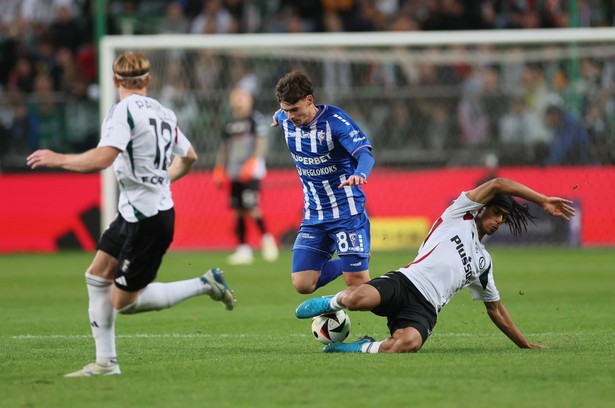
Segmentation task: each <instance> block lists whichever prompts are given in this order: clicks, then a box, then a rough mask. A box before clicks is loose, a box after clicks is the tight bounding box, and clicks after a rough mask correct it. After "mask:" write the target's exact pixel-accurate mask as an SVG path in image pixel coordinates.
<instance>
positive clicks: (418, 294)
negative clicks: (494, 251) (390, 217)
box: [295, 178, 575, 353]
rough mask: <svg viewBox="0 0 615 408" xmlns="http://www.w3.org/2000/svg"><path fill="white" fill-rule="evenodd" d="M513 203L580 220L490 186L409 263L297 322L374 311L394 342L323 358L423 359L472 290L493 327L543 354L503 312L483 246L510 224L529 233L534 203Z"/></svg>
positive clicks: (313, 303) (308, 310)
mask: <svg viewBox="0 0 615 408" xmlns="http://www.w3.org/2000/svg"><path fill="white" fill-rule="evenodd" d="M513 196H516V197H520V198H523V199H525V200H528V201H531V202H533V203H536V204H538V205H540V206H541V207H542V208H543V209H544V211H545V212H547V213H548V214H550V215H553V216H558V217H563V218H564V219H566V220H568V219H569V217H571V216H573V215H574V214H575V209H574V208H573V207H572V206H571V204H572V203H571V201H569V200H565V199H562V198H559V197H547V196H545V195H543V194H540V193H537V192H536V191H534V190H532V189H530V188H528V187H526V186H524V185H522V184H520V183H518V182H516V181H513V180H509V179H503V178H497V179H493V180H490V181H487V182H486V183H484V184H482V185H480V186H478V187H476V188H475V189H474V190H471V191H468V192H462V193H461V194H460V195H459V197H458V198H457V199H456V200H455V202H454V203H453V204H452V205H451V206H450V207H448V208H447V209H446V210H445V211H444V213H443V214H442V215H441V216H440V218H438V219H437V220H436V221H435V223H434V224H433V226H432V227H431V230H430V231H429V233H428V235H427V237H426V238H425V240H424V241H423V243H422V244H421V247H420V249H419V251H418V254H417V256H416V258H415V259H414V261H412V262H411V263H410V264H408V265H407V266H405V267H403V268H400V269H398V270H397V271H394V272H389V273H387V274H385V275H383V276H381V277H379V278H376V279H373V280H371V281H369V282H367V283H365V284H363V285H360V286H353V287H349V288H347V289H345V290H343V291H342V292H340V293H338V294H337V295H334V296H324V297H320V298H313V299H309V300H307V301H305V302H303V303H302V304H300V305H299V306H298V307H297V310H296V312H295V314H296V316H297V317H298V318H300V319H305V318H309V317H313V316H317V315H320V314H323V313H330V312H333V311H337V310H341V309H344V308H346V309H348V310H362V311H372V312H373V313H374V314H376V315H378V316H385V317H387V321H388V322H387V323H388V327H389V331H390V333H391V337H389V338H387V339H385V340H383V341H375V340H374V339H373V338H371V337H364V338H361V339H359V340H357V341H355V342H352V343H332V344H329V345H327V346H326V347H325V348H324V351H325V352H364V353H404V352H417V351H418V350H419V349H420V348H421V347H422V346H423V344H424V343H425V341H427V338H428V337H429V335H430V334H431V331H432V329H433V328H434V326H435V324H436V320H437V317H438V313H439V312H440V309H441V308H442V307H443V306H444V305H446V304H447V303H448V302H449V301H450V300H451V299H452V298H453V296H455V294H457V293H458V292H459V291H460V290H461V289H463V288H464V287H467V288H468V289H469V291H470V293H471V294H472V298H473V299H474V300H480V301H483V302H484V304H485V307H486V308H487V314H488V315H489V317H490V318H491V320H492V321H493V323H494V324H495V325H496V326H497V327H498V328H499V329H500V330H501V331H502V332H503V333H504V334H505V335H506V336H508V338H509V339H510V340H512V341H513V342H514V343H515V344H516V345H517V346H518V347H520V348H544V346H542V345H540V344H533V343H530V342H529V341H528V340H527V339H526V338H525V336H524V335H523V334H522V333H521V331H520V330H519V329H518V328H517V326H516V325H515V323H514V322H513V320H512V318H511V317H510V315H509V314H508V312H507V310H506V309H505V308H504V305H503V304H502V302H501V301H500V295H499V293H498V290H497V288H496V286H495V283H494V279H493V265H492V262H491V256H490V255H489V253H488V252H487V250H486V249H485V246H484V245H483V243H482V242H481V241H482V239H483V237H484V236H485V235H491V234H493V233H495V232H496V231H497V230H498V229H499V227H500V226H501V225H502V224H504V223H506V224H508V226H509V228H510V230H511V232H512V233H513V235H515V236H519V235H521V234H522V233H523V232H524V231H525V230H526V228H527V223H528V221H531V220H532V218H534V217H533V216H532V215H531V214H530V213H529V211H528V206H527V204H525V205H522V204H520V203H518V202H517V201H516V200H515V199H514V198H513Z"/></svg>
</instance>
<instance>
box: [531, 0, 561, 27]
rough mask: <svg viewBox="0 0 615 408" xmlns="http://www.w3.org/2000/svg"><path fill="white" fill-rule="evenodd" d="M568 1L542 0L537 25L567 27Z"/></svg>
mask: <svg viewBox="0 0 615 408" xmlns="http://www.w3.org/2000/svg"><path fill="white" fill-rule="evenodd" d="M567 6H568V1H566V0H544V1H543V2H542V6H541V9H540V22H539V25H537V27H542V28H565V27H568V25H569V24H568V23H569V21H568V18H569V17H568V7H567Z"/></svg>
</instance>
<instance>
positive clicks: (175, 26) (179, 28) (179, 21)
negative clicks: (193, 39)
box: [156, 1, 190, 34]
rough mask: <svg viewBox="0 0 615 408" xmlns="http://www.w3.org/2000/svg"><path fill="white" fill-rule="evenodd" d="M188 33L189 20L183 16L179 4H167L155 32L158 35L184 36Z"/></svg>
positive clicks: (182, 9) (176, 2)
mask: <svg viewBox="0 0 615 408" xmlns="http://www.w3.org/2000/svg"><path fill="white" fill-rule="evenodd" d="M189 31H190V20H188V18H186V16H185V15H184V7H183V6H182V4H181V2H180V1H171V2H169V4H167V7H166V12H165V15H164V17H163V19H162V20H160V21H159V22H158V24H157V26H156V32H157V33H158V34H186V33H188V32H189Z"/></svg>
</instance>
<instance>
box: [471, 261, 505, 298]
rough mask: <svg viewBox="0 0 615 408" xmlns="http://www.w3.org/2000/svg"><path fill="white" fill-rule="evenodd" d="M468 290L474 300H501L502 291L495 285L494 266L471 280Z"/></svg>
mask: <svg viewBox="0 0 615 408" xmlns="http://www.w3.org/2000/svg"><path fill="white" fill-rule="evenodd" d="M468 290H469V291H470V294H471V295H472V299H473V300H481V301H483V302H495V301H498V300H500V293H499V292H498V289H497V288H496V287H495V281H494V280H493V271H492V268H489V269H488V270H487V271H485V272H484V273H483V274H482V275H480V276H479V277H478V278H476V279H474V280H473V281H472V282H470V284H469V285H468Z"/></svg>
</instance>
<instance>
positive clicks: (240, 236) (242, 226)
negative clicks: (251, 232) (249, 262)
mask: <svg viewBox="0 0 615 408" xmlns="http://www.w3.org/2000/svg"><path fill="white" fill-rule="evenodd" d="M235 233H236V234H237V240H238V241H239V244H245V243H246V219H245V218H244V216H243V215H238V216H237V225H236V226H235Z"/></svg>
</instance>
